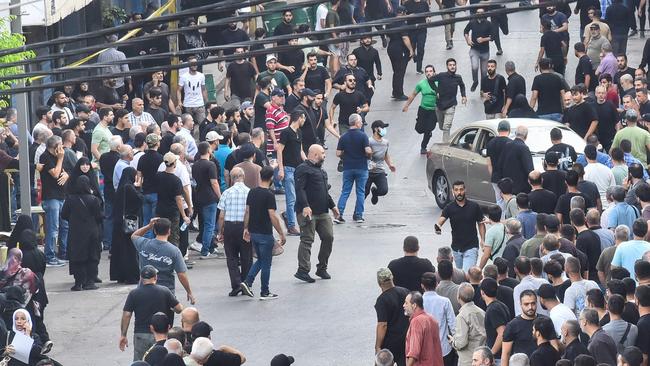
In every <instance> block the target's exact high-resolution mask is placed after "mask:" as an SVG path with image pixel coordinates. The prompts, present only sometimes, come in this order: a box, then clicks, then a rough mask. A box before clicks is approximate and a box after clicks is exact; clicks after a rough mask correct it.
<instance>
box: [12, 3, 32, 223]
mask: <svg viewBox="0 0 650 366" xmlns="http://www.w3.org/2000/svg"><path fill="white" fill-rule="evenodd" d="M20 5H21V4H20V0H11V6H12V8H11V12H10V14H11V15H13V16H15V19H14V20H12V21H11V32H12V33H22V32H23V26H22V21H21V18H20V17H21V13H20ZM23 85H24V82H21V83H20V84H19V85H18V86H19V87H22V86H23ZM15 100H16V109H17V110H18V141H19V145H18V155H19V156H20V159H18V160H19V169H20V207H21V213H22V214H24V215H30V214H31V208H32V192H31V187H32V185H31V177H30V176H29V138H28V137H27V136H28V133H29V132H28V131H29V108H28V104H27V93H20V94H17V95H16V96H15Z"/></svg>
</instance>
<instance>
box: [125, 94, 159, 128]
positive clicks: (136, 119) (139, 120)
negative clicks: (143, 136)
mask: <svg viewBox="0 0 650 366" xmlns="http://www.w3.org/2000/svg"><path fill="white" fill-rule="evenodd" d="M131 108H132V110H133V112H131V113H129V114H128V115H127V117H129V121H131V126H141V127H142V129H143V130H144V129H146V128H147V127H148V126H149V125H150V124H152V123H156V120H155V119H154V118H153V116H152V115H151V114H150V113H149V112H145V111H144V100H142V99H140V98H134V99H133V100H132V101H131Z"/></svg>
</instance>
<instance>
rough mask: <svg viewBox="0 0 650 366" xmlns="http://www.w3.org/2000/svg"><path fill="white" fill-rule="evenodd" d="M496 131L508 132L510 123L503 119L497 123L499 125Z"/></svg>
mask: <svg viewBox="0 0 650 366" xmlns="http://www.w3.org/2000/svg"><path fill="white" fill-rule="evenodd" d="M497 131H510V122H508V121H507V120H505V119H504V120H501V121H499V124H498V125H497Z"/></svg>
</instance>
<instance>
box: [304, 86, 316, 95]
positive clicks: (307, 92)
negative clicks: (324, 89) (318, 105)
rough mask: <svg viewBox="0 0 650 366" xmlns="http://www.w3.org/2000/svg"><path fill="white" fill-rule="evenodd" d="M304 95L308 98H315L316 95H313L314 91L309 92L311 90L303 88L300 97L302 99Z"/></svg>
mask: <svg viewBox="0 0 650 366" xmlns="http://www.w3.org/2000/svg"><path fill="white" fill-rule="evenodd" d="M305 95H306V96H308V97H315V96H316V93H314V91H313V90H311V89H309V88H305V89H303V90H302V92H301V93H300V96H301V97H304V96H305Z"/></svg>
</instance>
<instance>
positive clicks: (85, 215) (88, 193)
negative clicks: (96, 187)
mask: <svg viewBox="0 0 650 366" xmlns="http://www.w3.org/2000/svg"><path fill="white" fill-rule="evenodd" d="M101 206H102V204H101V201H100V200H99V198H97V197H96V196H95V195H94V194H93V191H92V189H91V183H90V180H89V179H88V177H87V176H85V175H81V176H79V177H78V178H77V180H76V181H75V186H74V189H73V193H72V194H70V195H69V196H68V197H67V198H66V200H65V203H64V204H63V208H62V209H61V217H62V218H63V219H64V220H67V221H68V223H69V226H70V232H69V234H68V260H69V261H70V274H71V275H73V276H74V286H73V287H72V288H71V290H72V291H81V290H82V289H84V290H95V289H97V285H95V278H97V270H98V268H97V267H98V266H99V259H100V257H101V252H102V242H101V230H100V228H101V222H102V220H103V219H104V215H103V213H102V208H101Z"/></svg>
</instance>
